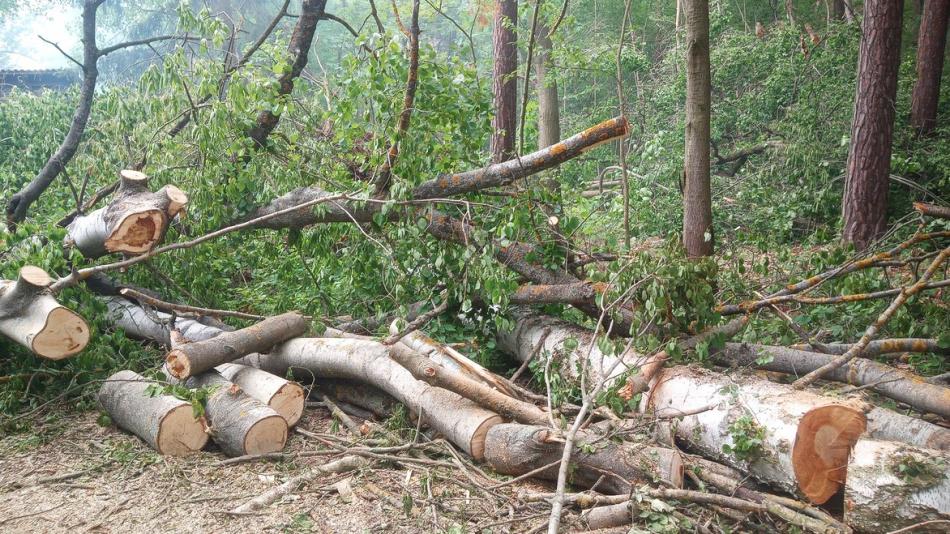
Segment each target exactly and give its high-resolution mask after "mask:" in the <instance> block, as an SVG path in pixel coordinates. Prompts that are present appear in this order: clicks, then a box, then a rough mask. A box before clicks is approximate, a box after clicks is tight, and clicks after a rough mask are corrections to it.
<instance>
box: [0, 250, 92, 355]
mask: <svg viewBox="0 0 950 534" xmlns="http://www.w3.org/2000/svg"><path fill="white" fill-rule="evenodd" d="M51 283H52V280H51V279H50V277H49V275H48V274H46V271H44V270H43V269H40V268H39V267H34V266H32V265H27V266H25V267H23V268H21V269H20V275H19V277H18V278H17V280H16V281H7V280H0V333H2V334H4V335H5V336H7V337H9V338H10V339H12V340H14V341H16V342H17V343H19V344H20V345H23V346H24V347H26V348H28V349H30V350H31V351H32V352H33V353H34V354H36V355H37V356H41V357H43V358H49V359H51V360H60V359H63V358H68V357H70V356H72V355H74V354H76V353H78V352H80V351H82V350H83V349H84V348H86V344H87V343H88V342H89V326H88V325H87V324H86V321H84V320H83V318H82V317H80V316H79V315H77V314H76V313H75V312H73V311H72V310H69V309H67V308H65V307H64V306H61V305H60V304H59V303H58V302H56V299H55V298H53V296H52V295H51V294H50V293H49V292H48V291H47V290H46V288H47V287H48V286H49V285H50V284H51Z"/></svg>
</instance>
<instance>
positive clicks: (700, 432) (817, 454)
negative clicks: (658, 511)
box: [641, 366, 866, 504]
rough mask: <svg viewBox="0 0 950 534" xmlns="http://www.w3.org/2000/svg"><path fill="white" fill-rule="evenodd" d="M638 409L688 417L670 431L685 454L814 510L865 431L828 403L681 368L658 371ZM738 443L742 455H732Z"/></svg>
mask: <svg viewBox="0 0 950 534" xmlns="http://www.w3.org/2000/svg"><path fill="white" fill-rule="evenodd" d="M641 409H642V410H643V411H648V410H652V411H653V412H654V413H656V414H657V415H661V416H676V415H678V414H689V415H685V416H683V417H681V418H679V419H678V420H677V421H676V422H675V423H674V426H675V433H676V436H677V437H678V438H679V439H681V440H682V441H684V442H686V443H688V444H689V445H690V447H691V448H693V449H695V450H696V451H698V452H699V453H700V454H702V455H703V456H705V457H707V458H711V459H715V460H717V461H720V462H722V463H725V464H727V465H730V466H732V467H735V468H737V469H741V470H744V471H747V472H749V473H750V474H751V475H752V476H754V477H755V478H757V479H758V480H760V481H762V482H764V483H767V484H771V485H773V486H776V487H778V488H780V489H782V490H783V491H786V492H788V493H791V494H796V495H804V496H805V497H806V498H808V500H810V501H811V502H813V503H816V504H821V503H823V502H825V501H827V500H828V499H829V498H830V497H831V496H832V495H833V494H834V493H835V491H837V490H838V489H839V488H840V487H841V484H842V477H841V473H842V472H843V471H844V470H846V468H847V461H848V453H849V451H850V449H851V446H852V445H853V444H854V442H855V441H856V440H857V439H858V436H860V435H861V434H862V433H863V432H864V430H865V427H866V421H865V417H864V415H863V414H862V413H861V412H860V411H858V410H856V409H854V408H852V407H850V406H846V405H844V404H843V403H840V402H836V401H834V400H833V399H829V398H827V397H823V396H821V395H816V394H814V393H810V392H807V391H797V390H794V389H792V388H791V387H790V386H786V385H784V384H775V383H772V382H769V381H768V380H765V379H762V378H758V377H754V376H725V375H721V374H717V373H713V372H711V371H707V370H704V369H699V368H693V367H685V366H681V367H673V368H668V369H664V370H663V371H661V372H660V373H659V374H658V375H657V377H656V379H655V380H654V383H653V384H652V387H651V389H650V393H649V395H645V396H644V398H643V401H642V403H641ZM742 423H745V424H742ZM740 441H742V442H744V443H745V444H746V446H747V448H746V450H745V451H744V452H732V451H735V450H736V448H737V447H739V448H740V450H741V447H742V444H740V443H739V442H740ZM752 444H754V445H752Z"/></svg>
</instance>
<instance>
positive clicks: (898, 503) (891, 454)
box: [844, 439, 950, 532]
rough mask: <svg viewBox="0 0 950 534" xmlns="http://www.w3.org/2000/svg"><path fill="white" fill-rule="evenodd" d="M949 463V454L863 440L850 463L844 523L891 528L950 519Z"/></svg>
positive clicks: (858, 527) (868, 529) (862, 528)
mask: <svg viewBox="0 0 950 534" xmlns="http://www.w3.org/2000/svg"><path fill="white" fill-rule="evenodd" d="M948 465H950V456H948V455H947V454H946V453H944V454H941V453H939V452H937V451H933V450H926V449H918V448H915V447H910V446H908V445H904V444H899V443H893V442H888V441H874V440H866V439H862V440H859V441H858V442H857V443H856V444H855V446H854V451H853V458H852V460H851V463H850V465H849V466H848V476H847V481H846V484H845V491H844V502H845V510H844V520H845V522H846V523H847V524H848V525H850V526H851V527H854V529H855V530H858V531H863V532H890V531H895V530H898V529H902V528H905V527H908V526H910V525H914V524H917V523H922V522H924V521H932V520H936V519H943V520H946V519H948V518H950V475H948V474H947V473H948V471H947V466H948ZM938 528H939V527H938ZM922 532H923V531H922Z"/></svg>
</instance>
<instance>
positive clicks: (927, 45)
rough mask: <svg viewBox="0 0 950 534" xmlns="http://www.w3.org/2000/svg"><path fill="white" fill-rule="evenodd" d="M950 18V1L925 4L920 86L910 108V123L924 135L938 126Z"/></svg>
mask: <svg viewBox="0 0 950 534" xmlns="http://www.w3.org/2000/svg"><path fill="white" fill-rule="evenodd" d="M948 18H950V2H948V1H947V0H927V2H926V3H925V4H924V12H923V14H922V15H921V17H920V35H919V37H918V40H917V83H916V84H915V85H914V95H913V99H912V101H911V107H910V123H911V125H912V126H913V127H914V128H916V129H917V132H918V133H919V134H921V135H924V134H927V133H930V132H931V131H932V130H933V129H934V127H935V126H936V125H937V103H938V101H939V99H940V76H941V74H942V73H943V54H944V51H945V49H946V45H947V19H948Z"/></svg>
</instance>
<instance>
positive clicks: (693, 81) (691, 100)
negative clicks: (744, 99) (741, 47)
mask: <svg viewBox="0 0 950 534" xmlns="http://www.w3.org/2000/svg"><path fill="white" fill-rule="evenodd" d="M686 43H687V44H686V46H687V51H686V69H687V71H686V154H685V158H684V175H685V176H684V178H685V183H684V186H683V245H684V246H685V247H686V254H687V255H688V256H689V257H699V256H709V255H711V254H712V252H713V236H712V200H711V192H710V186H709V109H710V103H711V96H710V75H709V0H686Z"/></svg>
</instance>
